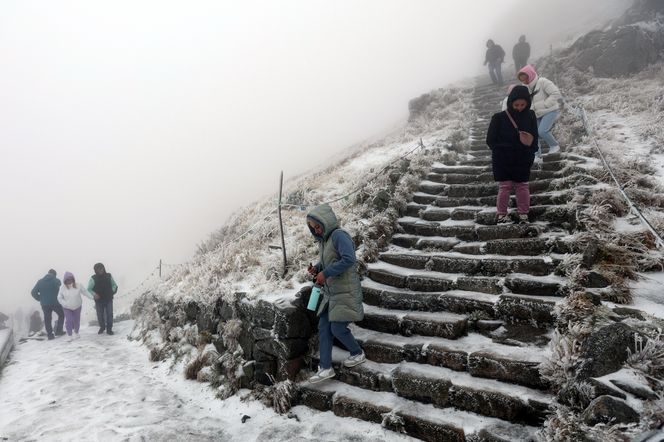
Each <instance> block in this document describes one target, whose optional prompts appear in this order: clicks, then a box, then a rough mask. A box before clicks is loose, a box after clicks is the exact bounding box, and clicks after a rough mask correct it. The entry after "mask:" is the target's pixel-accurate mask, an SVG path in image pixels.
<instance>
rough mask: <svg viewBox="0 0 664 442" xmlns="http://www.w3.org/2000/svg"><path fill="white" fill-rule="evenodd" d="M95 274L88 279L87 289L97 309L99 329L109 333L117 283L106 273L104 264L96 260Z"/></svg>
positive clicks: (110, 332)
mask: <svg viewBox="0 0 664 442" xmlns="http://www.w3.org/2000/svg"><path fill="white" fill-rule="evenodd" d="M94 271H95V274H94V275H92V276H91V277H90V280H89V281H88V291H89V292H90V293H92V296H93V297H94V300H95V308H96V309H97V320H98V321H99V331H98V332H97V334H102V333H104V331H106V333H108V334H109V335H112V334H113V295H115V294H116V293H117V291H118V285H117V284H116V283H115V281H114V280H113V276H111V274H110V273H106V267H104V264H102V263H100V262H98V263H97V264H95V265H94Z"/></svg>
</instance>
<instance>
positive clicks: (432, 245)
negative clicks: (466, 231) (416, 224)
mask: <svg viewBox="0 0 664 442" xmlns="http://www.w3.org/2000/svg"><path fill="white" fill-rule="evenodd" d="M460 243H461V240H459V239H456V238H449V237H443V236H427V237H422V236H419V235H410V234H401V233H397V234H396V235H394V236H393V237H392V244H396V245H397V246H401V247H406V248H413V249H420V250H422V249H428V250H430V249H433V250H442V251H447V250H452V249H453V248H454V247H455V246H457V245H458V244H460Z"/></svg>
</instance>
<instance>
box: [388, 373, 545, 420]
mask: <svg viewBox="0 0 664 442" xmlns="http://www.w3.org/2000/svg"><path fill="white" fill-rule="evenodd" d="M392 382H393V385H394V389H395V391H396V393H397V394H398V395H399V396H402V397H405V398H408V399H413V400H417V401H420V402H431V403H433V404H434V405H435V406H438V407H454V408H457V409H460V410H465V411H472V412H474V413H477V414H481V415H484V416H490V417H496V418H499V419H503V420H506V421H509V422H516V423H523V424H530V425H539V424H541V423H542V422H543V421H544V419H545V416H546V414H547V410H548V406H549V404H550V403H551V402H553V397H551V396H550V395H547V394H545V393H542V392H540V391H537V390H534V389H530V388H528V387H523V386H517V385H513V384H509V385H508V384H504V383H502V382H500V381H496V380H491V379H481V378H477V377H474V376H471V375H470V374H467V373H463V372H455V371H452V370H450V369H449V368H445V367H433V366H427V365H423V364H416V363H411V362H402V363H401V364H399V366H398V367H397V368H396V369H395V370H394V371H393V372H392Z"/></svg>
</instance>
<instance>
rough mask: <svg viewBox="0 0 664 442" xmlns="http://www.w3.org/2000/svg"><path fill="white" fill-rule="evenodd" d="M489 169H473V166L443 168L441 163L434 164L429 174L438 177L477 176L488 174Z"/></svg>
mask: <svg viewBox="0 0 664 442" xmlns="http://www.w3.org/2000/svg"><path fill="white" fill-rule="evenodd" d="M490 172H491V168H490V167H473V166H445V165H444V164H442V163H435V164H434V165H433V166H432V167H431V173H435V174H438V175H445V174H460V175H461V174H462V175H477V174H484V173H490Z"/></svg>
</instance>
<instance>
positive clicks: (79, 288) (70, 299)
mask: <svg viewBox="0 0 664 442" xmlns="http://www.w3.org/2000/svg"><path fill="white" fill-rule="evenodd" d="M62 282H64V284H63V285H62V286H61V287H60V292H59V293H58V301H59V302H60V305H62V309H63V310H64V312H65V328H66V330H67V336H69V341H70V342H71V341H73V340H74V339H79V338H80V337H81V335H79V334H78V331H79V329H80V328H81V308H82V307H83V298H82V296H85V297H86V298H89V299H94V298H93V297H92V295H90V293H88V291H87V290H86V289H85V287H83V285H81V284H77V283H76V279H75V278H74V275H73V274H72V273H71V272H65V276H64V277H63V278H62ZM72 332H73V336H72Z"/></svg>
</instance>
